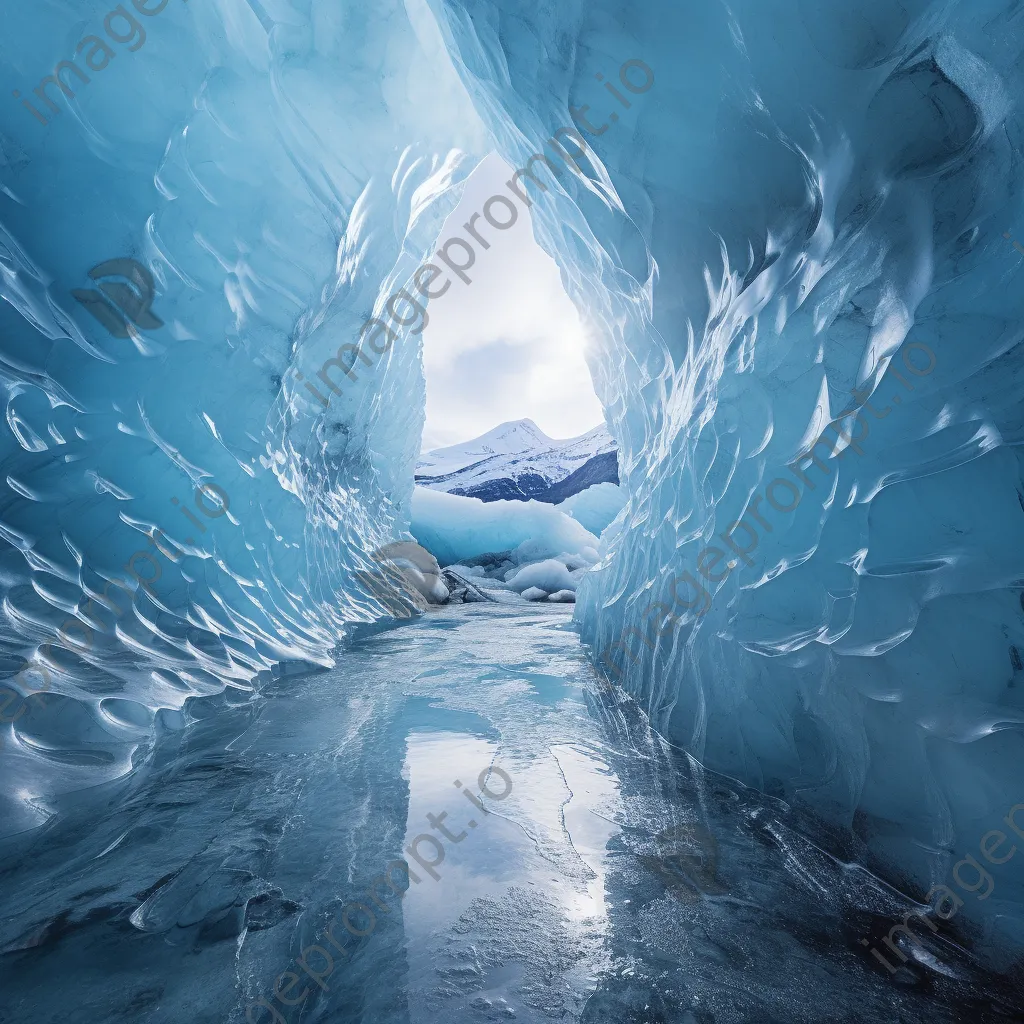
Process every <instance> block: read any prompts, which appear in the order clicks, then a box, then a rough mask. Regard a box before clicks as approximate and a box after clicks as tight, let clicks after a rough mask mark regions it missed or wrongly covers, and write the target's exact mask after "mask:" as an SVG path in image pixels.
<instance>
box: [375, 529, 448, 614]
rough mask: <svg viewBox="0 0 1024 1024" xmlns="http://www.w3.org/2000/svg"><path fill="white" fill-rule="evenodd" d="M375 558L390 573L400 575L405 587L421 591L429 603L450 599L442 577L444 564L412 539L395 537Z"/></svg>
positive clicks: (416, 593)
mask: <svg viewBox="0 0 1024 1024" xmlns="http://www.w3.org/2000/svg"><path fill="white" fill-rule="evenodd" d="M374 561H378V562H381V563H382V565H383V566H384V567H385V568H386V570H389V571H390V574H392V575H393V574H394V573H397V574H398V575H399V576H400V577H401V585H402V589H404V590H405V591H407V592H409V593H411V594H413V595H414V599H415V595H419V596H420V597H421V598H423V599H424V600H425V601H426V602H427V603H428V604H443V603H444V602H445V601H447V600H448V588H447V587H446V586H445V585H444V582H443V581H442V579H441V566H440V565H438V564H437V559H436V558H435V557H434V556H433V555H432V554H431V553H430V552H429V551H427V549H426V548H423V547H420V545H419V544H414V543H412V542H411V541H396V542H395V543H393V544H387V545H385V546H384V547H383V548H380V549H379V550H378V551H377V552H376V554H375V555H374Z"/></svg>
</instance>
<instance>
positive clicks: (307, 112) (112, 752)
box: [0, 0, 483, 833]
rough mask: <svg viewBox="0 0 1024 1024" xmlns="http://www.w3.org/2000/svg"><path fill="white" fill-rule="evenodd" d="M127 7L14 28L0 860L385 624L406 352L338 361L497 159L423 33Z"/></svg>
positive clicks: (408, 367) (4, 75) (0, 357)
mask: <svg viewBox="0 0 1024 1024" xmlns="http://www.w3.org/2000/svg"><path fill="white" fill-rule="evenodd" d="M123 7H124V9H125V12H126V13H125V14H123V15H122V14H117V13H116V12H115V13H111V12H112V5H109V4H107V3H99V2H95V3H94V2H92V0H88V2H86V3H82V2H80V0H74V2H52V0H50V2H46V3H43V4H39V5H34V6H31V7H26V8H17V9H15V8H14V7H12V6H11V5H8V8H9V9H8V10H5V11H4V14H3V18H4V25H5V33H4V40H3V41H2V42H0V80H2V83H3V85H4V86H6V89H7V91H6V93H5V95H6V96H8V97H10V96H11V93H12V92H13V91H16V92H17V93H18V94H19V95H20V97H21V100H23V101H24V103H25V104H28V105H27V106H24V105H23V104H22V102H21V101H19V100H18V99H17V98H14V99H10V100H9V101H8V102H5V103H4V104H3V105H2V110H0V153H2V157H3V159H2V160H0V186H2V192H3V194H2V196H0V232H2V234H0V259H2V263H3V276H2V279H0V295H2V296H3V298H4V299H6V301H5V302H2V303H0V382H2V385H3V388H4V391H5V403H6V422H7V429H6V430H5V431H3V433H2V437H0V458H2V465H3V476H4V478H5V479H6V487H5V496H4V497H3V498H2V500H0V547H2V550H0V561H2V564H3V573H2V579H0V587H2V614H0V642H2V647H0V651H2V667H3V669H4V670H5V674H6V676H8V679H7V680H6V682H5V684H4V689H3V690H2V691H0V703H2V705H3V708H2V711H3V724H2V725H0V739H2V745H0V774H2V777H3V780H4V781H3V785H2V787H0V833H3V832H10V831H18V830H20V829H23V828H27V827H31V826H33V825H36V824H38V823H40V822H41V821H44V820H45V818H46V816H47V813H48V811H49V810H50V809H52V807H53V806H55V805H54V803H53V800H54V799H55V798H56V797H57V796H58V795H59V794H60V793H62V792H66V791H69V790H74V789H78V788H80V787H82V786H85V785H92V784H94V783H96V782H97V781H101V780H103V779H105V778H110V777H113V776H117V775H120V774H123V773H124V772H126V771H128V770H129V769H130V768H131V766H132V765H133V764H135V763H138V760H139V758H140V755H142V754H143V753H144V752H145V751H146V750H147V749H148V746H149V742H150V738H151V736H152V731H153V729H154V727H156V728H161V727H166V728H176V727H178V726H179V725H180V724H181V722H182V716H181V709H182V707H183V705H184V703H185V701H186V700H187V699H188V698H189V697H191V696H194V695H197V694H206V693H213V692H216V691H218V690H220V689H221V688H223V687H224V686H225V685H229V686H232V687H237V688H240V689H241V690H242V691H243V693H242V694H241V696H242V697H244V691H246V690H247V689H248V688H249V687H250V685H251V682H252V680H253V678H254V676H255V675H256V673H257V672H259V671H260V670H263V669H266V668H268V667H269V666H271V665H273V664H274V663H276V662H278V661H280V660H282V659H302V660H306V661H312V662H319V663H321V664H331V663H332V649H333V648H334V646H335V644H336V643H337V641H338V639H339V637H340V636H341V635H343V632H344V629H345V624H346V623H348V622H353V621H367V620H371V619H373V618H376V617H379V616H380V615H382V614H384V612H385V609H383V608H382V606H381V604H380V603H379V601H377V600H376V599H375V598H374V596H373V594H372V592H371V593H367V592H366V588H365V587H361V586H360V585H359V583H358V582H357V580H356V578H355V577H354V575H353V572H354V570H359V569H360V568H363V569H365V568H369V567H370V565H371V563H370V561H369V559H370V556H371V555H372V553H373V552H374V551H375V550H376V549H378V548H379V547H381V546H382V545H385V544H387V543H388V542H390V541H393V540H395V539H396V538H401V537H403V536H405V534H404V530H405V527H406V526H407V524H408V503H409V500H410V498H411V493H412V476H413V463H414V460H415V457H416V455H417V454H418V450H419V449H418V442H419V436H420V432H421V429H422V416H423V404H424V400H423V380H422V371H421V369H420V356H419V340H418V335H417V334H414V333H411V332H402V333H404V335H405V336H404V337H401V338H400V339H399V340H398V341H397V342H395V343H393V344H390V345H383V346H374V350H375V351H374V352H371V353H370V355H372V357H373V358H372V359H370V358H368V357H366V352H367V351H369V350H368V348H367V346H366V345H365V344H364V345H363V352H362V354H361V355H360V356H359V358H358V359H357V358H356V356H355V355H354V354H351V353H345V354H343V356H342V360H341V362H340V363H339V362H333V363H332V362H331V361H332V360H334V359H335V358H336V356H337V354H338V350H339V347H340V346H342V345H344V344H348V343H350V342H352V341H354V340H356V339H357V337H358V334H359V329H360V327H361V326H362V322H363V321H364V320H365V319H367V318H368V317H370V316H371V314H373V313H377V314H380V313H381V306H382V304H383V303H384V302H385V300H386V298H387V296H388V295H389V294H390V293H391V291H393V290H394V289H395V288H396V287H398V286H399V285H400V284H401V283H402V281H403V280H404V278H405V276H406V275H407V274H408V273H409V271H410V270H411V269H413V268H414V267H415V266H416V265H417V263H418V261H419V257H420V255H421V254H422V253H423V252H424V251H426V250H427V249H428V248H429V246H430V245H431V243H432V242H433V241H434V239H435V237H436V235H437V233H438V232H439V230H440V225H441V223H442V222H443V218H444V215H445V213H446V212H447V211H448V210H449V209H450V208H451V206H452V204H453V203H454V202H455V201H456V199H457V193H458V186H459V182H460V181H461V179H462V178H463V177H464V175H465V174H466V173H468V171H469V170H470V169H471V167H472V165H473V162H474V156H475V157H476V158H478V157H479V155H480V154H481V152H482V148H481V146H482V143H481V140H482V138H483V135H482V132H481V128H480V124H479V121H478V120H477V119H476V118H475V116H474V115H473V111H472V107H471V105H470V104H469V102H468V99H467V97H466V95H465V92H464V89H463V87H462V86H461V84H460V83H459V81H458V78H457V76H456V75H455V73H454V71H453V69H452V68H451V66H450V59H449V57H448V56H447V54H446V53H445V51H444V48H443V46H442V45H441V42H440V36H439V35H438V33H437V30H436V27H434V26H433V22H432V18H431V16H430V14H429V12H428V11H427V9H426V8H425V6H423V5H421V4H415V3H413V4H410V5H409V6H408V8H406V7H405V6H404V5H402V4H393V5H389V4H387V3H385V4H379V5H375V9H374V12H373V14H372V15H370V14H369V13H360V11H359V10H357V9H356V8H355V7H352V8H351V9H348V10H344V11H343V10H342V8H341V7H340V5H338V4H336V3H323V2H313V3H311V4H310V3H306V4H295V5H289V4H283V3H282V4H274V5H268V4H265V3H264V4H256V3H253V4H252V5H250V4H248V3H246V2H245V0H214V2H210V3H206V2H204V3H191V4H188V5H186V4H185V3H184V2H183V0H170V3H167V2H166V0H165V2H164V3H163V4H162V5H161V4H160V3H159V2H154V0H149V2H143V0H138V2H137V3H135V4H134V9H133V5H132V4H130V3H129V4H126V5H123ZM120 10H122V8H118V11H120ZM108 15H109V17H108ZM143 36H144V37H143ZM89 40H92V41H91V42H90V41H89ZM119 40H123V41H119ZM140 40H141V41H140ZM80 43H84V45H79V44H80ZM76 47H77V49H76ZM104 48H105V49H104ZM105 50H109V51H110V56H109V57H106V65H104V64H103V62H104V57H105V56H106V54H105ZM69 59H70V63H68V64H65V65H61V64H60V62H61V61H67V60H69ZM101 65H103V66H102V67H101ZM107 65H108V66H107ZM54 70H56V75H57V77H56V78H55V79H54V80H53V81H51V82H50V83H49V84H47V83H46V82H45V81H44V82H42V83H41V87H40V88H39V89H35V88H34V87H35V86H36V83H37V82H39V81H40V79H41V78H45V76H46V75H48V74H50V73H52V72H54ZM58 79H59V80H58ZM83 79H87V80H88V81H83ZM30 101H31V102H30ZM33 111H35V113H33ZM40 114H41V115H45V116H37V115H40ZM43 122H46V123H45V124H44V123H43ZM94 268H95V269H94ZM90 271H92V275H91V276H90ZM396 308H399V307H396ZM403 317H404V318H405V319H407V320H408V322H409V324H410V325H411V326H412V329H413V330H414V329H415V325H414V324H413V321H412V320H411V319H410V318H408V317H406V316H405V313H404V312H402V311H401V309H399V313H398V316H397V317H396V319H401V318H403ZM377 353H379V354H377ZM351 362H354V363H355V367H354V368H353V370H352V372H351V373H350V374H348V375H346V374H345V373H344V372H343V371H344V370H345V369H346V367H347V365H348V363H351ZM321 370H323V371H324V376H321V374H320V371H321ZM307 385H309V387H307ZM331 386H333V387H334V388H335V390H333V391H332V390H330V388H331ZM325 398H326V400H327V404H326V406H325V404H324V401H323V399H325ZM26 697H27V699H25V698H26Z"/></svg>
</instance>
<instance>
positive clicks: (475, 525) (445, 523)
mask: <svg viewBox="0 0 1024 1024" xmlns="http://www.w3.org/2000/svg"><path fill="white" fill-rule="evenodd" d="M410 530H411V532H412V535H413V536H414V537H415V538H416V539H417V540H418V541H419V542H420V543H421V544H422V545H423V546H424V547H425V548H427V549H428V550H429V551H430V552H432V553H433V554H434V556H435V557H436V558H437V560H438V561H439V562H440V563H441V565H452V564H454V563H455V562H463V561H465V560H467V559H473V558H474V557H475V556H477V555H480V554H482V553H483V552H489V551H506V550H511V549H514V548H515V549H518V548H519V547H520V545H523V544H524V542H530V544H529V549H528V553H529V556H528V557H523V555H522V554H521V555H518V556H517V557H516V559H515V560H516V561H517V562H520V563H521V562H523V561H537V560H541V559H545V558H551V557H552V556H554V555H558V554H561V553H564V552H569V553H573V554H579V555H581V563H582V564H588V563H589V562H591V561H593V560H594V559H595V558H596V557H597V550H596V549H597V544H598V540H597V538H596V537H595V536H594V535H593V534H592V533H591V532H590V531H589V530H586V529H584V527H583V526H582V525H581V524H580V523H578V522H577V521H576V520H575V519H573V518H572V517H571V516H567V515H565V514H564V513H563V512H560V511H559V510H558V509H557V508H556V507H555V506H554V505H548V504H545V503H544V502H540V501H490V502H487V503H486V504H485V503H484V502H482V501H480V499H479V498H466V497H462V496H461V495H457V494H445V493H444V492H442V491H431V490H427V489H426V488H424V487H417V488H416V489H415V491H414V492H413V499H412V525H411V527H410ZM523 554H526V552H525V550H524V552H523ZM583 555H586V557H582V556H583ZM562 568H563V569H564V568H565V567H564V565H563V567H562ZM553 589H560V587H559V588H553Z"/></svg>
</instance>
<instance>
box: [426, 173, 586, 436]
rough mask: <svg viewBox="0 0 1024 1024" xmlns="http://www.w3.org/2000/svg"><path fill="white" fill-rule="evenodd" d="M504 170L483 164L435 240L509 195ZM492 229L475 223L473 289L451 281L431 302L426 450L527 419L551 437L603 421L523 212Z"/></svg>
mask: <svg viewBox="0 0 1024 1024" xmlns="http://www.w3.org/2000/svg"><path fill="white" fill-rule="evenodd" d="M511 174H512V169H511V168H510V167H509V166H508V165H507V164H505V163H504V162H503V161H502V160H501V159H500V158H499V157H497V156H495V155H491V156H489V157H487V158H486V159H484V160H483V161H482V162H481V163H480V164H479V165H478V167H477V168H476V170H475V171H474V172H473V173H472V174H471V175H470V177H469V180H468V181H467V183H466V189H465V192H464V193H463V197H462V199H461V201H460V202H459V205H458V206H457V207H456V209H455V210H454V211H453V212H452V213H451V214H450V215H449V217H448V219H447V221H446V222H445V226H444V230H443V231H442V232H441V235H440V237H441V238H442V239H447V238H449V237H451V236H453V235H462V236H465V235H466V231H465V229H464V227H463V225H464V224H465V223H466V222H467V221H468V220H469V219H470V218H471V217H472V216H473V214H475V213H479V212H480V210H481V209H482V207H483V206H484V204H485V203H486V201H487V199H488V198H489V197H491V196H493V195H498V194H505V195H507V194H508V189H507V187H506V185H505V182H507V181H508V179H509V177H510V176H511ZM517 205H518V207H519V210H518V213H519V215H518V218H517V220H516V222H515V224H513V226H512V227H511V228H509V229H507V230H505V231H502V232H498V231H495V230H494V229H492V228H490V227H488V226H487V225H486V224H484V223H483V222H481V224H482V227H481V232H483V231H487V235H486V236H485V237H487V238H488V240H489V242H490V245H491V247H490V249H489V250H486V251H483V250H481V249H480V246H477V250H478V251H477V253H476V263H475V265H474V267H473V268H472V274H471V277H472V283H471V284H470V285H468V286H467V285H464V284H462V283H461V282H458V281H455V282H454V283H453V287H452V288H451V289H449V291H448V292H447V294H445V295H443V296H441V297H439V298H436V299H432V300H431V301H430V304H429V306H428V312H429V317H430V320H429V323H428V324H427V327H426V328H425V329H424V331H423V364H424V371H425V373H426V379H427V406H426V425H425V427H424V431H423V445H422V448H423V450H424V451H429V450H431V449H434V448H440V447H444V446H446V445H451V444H457V443H459V442H462V441H466V440H468V439H470V438H473V437H477V436H479V435H480V434H483V433H485V432H486V431H488V430H490V429H492V428H493V427H495V426H497V425H498V424H499V423H502V422H506V421H510V420H519V419H531V420H533V421H534V422H535V423H536V424H537V426H539V427H540V428H541V430H543V431H544V433H545V434H547V435H548V436H549V437H554V438H569V437H575V436H577V435H579V434H582V433H584V432H585V431H587V430H589V429H591V428H592V427H595V426H597V425H598V424H599V423H602V422H603V420H604V414H603V412H602V409H601V404H600V402H598V400H597V396H596V395H595V394H594V387H593V383H592V381H591V377H590V371H589V370H588V368H587V363H586V359H585V357H584V351H585V347H586V340H587V339H586V336H585V331H584V328H583V325H582V324H581V322H580V318H579V315H578V313H577V311H576V309H575V307H574V306H573V304H572V302H571V300H570V299H569V297H568V296H567V295H566V293H565V291H564V289H563V288H562V283H561V280H560V278H559V271H558V267H557V266H556V264H555V262H554V260H553V259H551V257H550V256H548V254H547V253H546V252H544V250H543V249H541V247H540V246H539V245H538V244H537V242H536V241H535V240H534V237H533V230H532V227H531V222H530V214H529V211H528V210H527V209H526V208H525V207H524V206H522V204H517Z"/></svg>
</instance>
